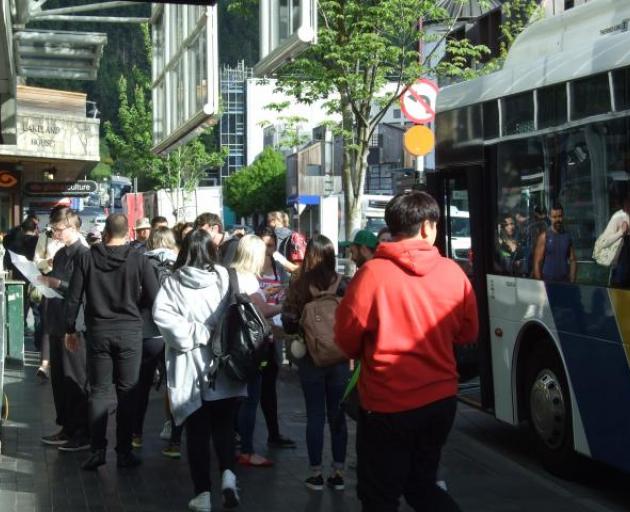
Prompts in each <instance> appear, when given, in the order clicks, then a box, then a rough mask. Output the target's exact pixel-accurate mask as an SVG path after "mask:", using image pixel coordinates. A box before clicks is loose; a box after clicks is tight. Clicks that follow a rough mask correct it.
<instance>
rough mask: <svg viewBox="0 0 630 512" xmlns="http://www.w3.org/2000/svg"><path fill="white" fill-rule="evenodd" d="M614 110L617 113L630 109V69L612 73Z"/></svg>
mask: <svg viewBox="0 0 630 512" xmlns="http://www.w3.org/2000/svg"><path fill="white" fill-rule="evenodd" d="M613 84H614V88H615V108H616V110H617V111H620V110H629V109H630V68H622V69H618V70H617V71H613Z"/></svg>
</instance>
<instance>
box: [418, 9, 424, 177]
mask: <svg viewBox="0 0 630 512" xmlns="http://www.w3.org/2000/svg"><path fill="white" fill-rule="evenodd" d="M423 27H424V20H423V19H422V16H420V18H419V19H418V36H419V37H418V60H419V61H420V65H422V64H423V62H422V61H423V60H424V44H423V43H424V40H423V39H422V37H423V35H422V29H423ZM424 181H425V180H424V155H420V156H417V157H416V188H418V189H422V188H424Z"/></svg>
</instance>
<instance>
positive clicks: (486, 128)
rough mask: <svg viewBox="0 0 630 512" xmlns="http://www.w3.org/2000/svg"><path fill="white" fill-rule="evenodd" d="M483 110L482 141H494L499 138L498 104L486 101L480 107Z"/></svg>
mask: <svg viewBox="0 0 630 512" xmlns="http://www.w3.org/2000/svg"><path fill="white" fill-rule="evenodd" d="M482 109H483V137H484V139H495V138H497V137H498V136H499V103H498V102H497V101H496V100H494V101H486V102H485V103H484V104H483V105H482Z"/></svg>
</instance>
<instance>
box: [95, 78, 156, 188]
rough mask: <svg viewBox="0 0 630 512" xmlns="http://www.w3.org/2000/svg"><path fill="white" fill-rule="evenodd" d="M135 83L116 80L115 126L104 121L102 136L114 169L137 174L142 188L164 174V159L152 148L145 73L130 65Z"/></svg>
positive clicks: (153, 184)
mask: <svg viewBox="0 0 630 512" xmlns="http://www.w3.org/2000/svg"><path fill="white" fill-rule="evenodd" d="M132 76H135V82H136V85H135V87H134V88H133V89H131V88H130V87H129V84H128V81H127V78H125V76H121V77H120V78H119V80H118V98H119V105H120V106H119V108H118V123H117V124H118V126H119V129H118V130H115V129H114V126H113V124H112V123H111V122H109V121H107V122H106V123H105V140H106V141H107V143H108V145H109V148H110V150H111V156H112V159H113V160H114V169H115V170H116V172H117V173H118V174H121V175H123V176H129V177H137V178H138V182H139V187H140V189H141V190H145V189H148V188H153V187H155V186H156V185H158V184H159V180H160V177H161V176H163V174H164V173H163V170H164V162H163V160H162V159H161V158H159V157H158V156H156V155H154V154H153V153H152V152H151V148H152V147H153V119H152V112H151V104H150V101H149V97H150V85H149V81H148V77H147V76H146V75H144V74H143V73H142V72H141V71H140V70H139V69H138V68H133V70H132Z"/></svg>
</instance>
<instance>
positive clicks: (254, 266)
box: [230, 235, 267, 276]
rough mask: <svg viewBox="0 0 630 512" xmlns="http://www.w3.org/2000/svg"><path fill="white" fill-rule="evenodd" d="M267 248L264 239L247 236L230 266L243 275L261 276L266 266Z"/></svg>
mask: <svg viewBox="0 0 630 512" xmlns="http://www.w3.org/2000/svg"><path fill="white" fill-rule="evenodd" d="M266 254H267V246H266V245H265V242H263V239H262V238H260V237H258V236H256V235H245V236H244V237H243V238H241V239H240V240H239V242H238V246H237V247H236V255H235V256H234V261H233V262H232V265H230V266H231V267H232V268H233V269H234V270H236V271H237V272H240V273H242V274H245V273H252V274H255V275H256V276H259V275H260V273H261V272H262V269H263V266H264V265H265V256H266Z"/></svg>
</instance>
